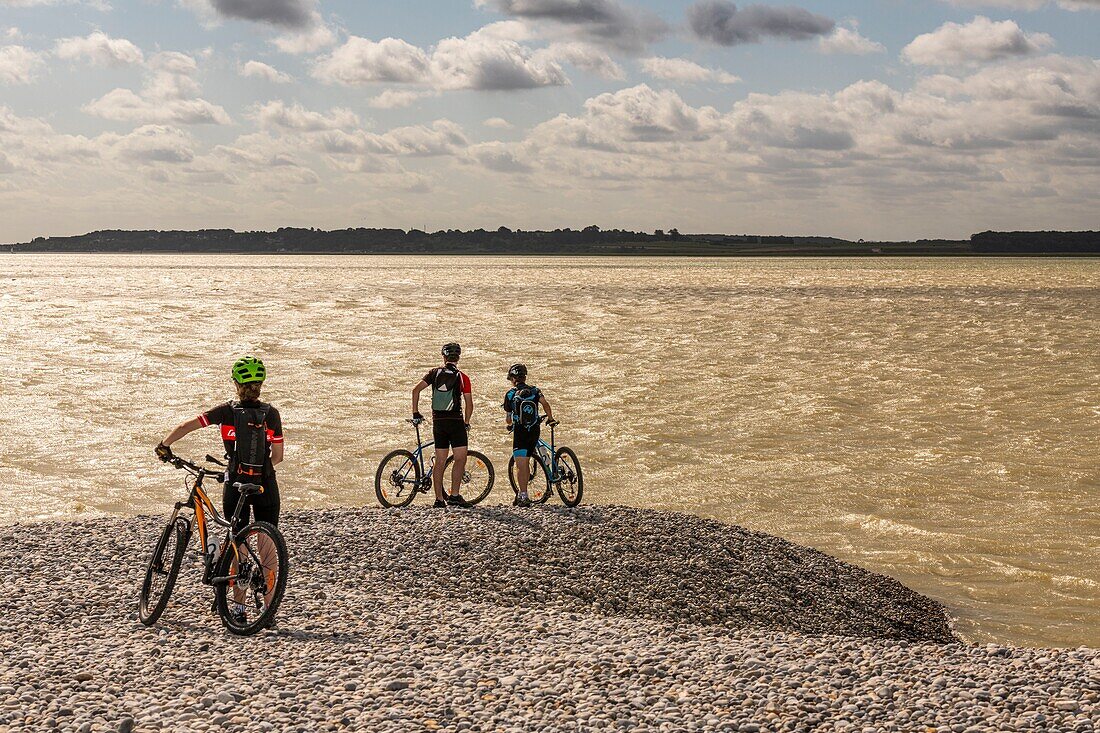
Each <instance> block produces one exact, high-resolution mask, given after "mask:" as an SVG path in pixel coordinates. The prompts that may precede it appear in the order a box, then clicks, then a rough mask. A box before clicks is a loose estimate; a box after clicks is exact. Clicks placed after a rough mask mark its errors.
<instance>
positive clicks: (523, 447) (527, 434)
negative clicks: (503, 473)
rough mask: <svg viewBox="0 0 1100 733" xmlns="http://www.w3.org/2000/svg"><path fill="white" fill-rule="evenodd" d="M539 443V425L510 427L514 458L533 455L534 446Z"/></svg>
mask: <svg viewBox="0 0 1100 733" xmlns="http://www.w3.org/2000/svg"><path fill="white" fill-rule="evenodd" d="M538 444H539V427H538V425H536V426H535V427H534V428H521V427H519V426H516V427H514V428H512V455H513V456H515V457H516V458H524V457H527V456H534V455H535V448H536V447H537V446H538Z"/></svg>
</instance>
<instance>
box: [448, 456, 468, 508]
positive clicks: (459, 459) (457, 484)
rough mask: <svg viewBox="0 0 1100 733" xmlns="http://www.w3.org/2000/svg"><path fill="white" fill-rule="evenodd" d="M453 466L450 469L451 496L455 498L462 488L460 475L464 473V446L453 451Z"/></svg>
mask: <svg viewBox="0 0 1100 733" xmlns="http://www.w3.org/2000/svg"><path fill="white" fill-rule="evenodd" d="M454 454H455V465H454V466H452V467H451V496H457V495H458V493H459V489H460V488H462V474H463V473H465V472H466V446H462V447H461V448H458V447H456V448H455V449H454Z"/></svg>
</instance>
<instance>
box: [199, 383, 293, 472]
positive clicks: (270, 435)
mask: <svg viewBox="0 0 1100 733" xmlns="http://www.w3.org/2000/svg"><path fill="white" fill-rule="evenodd" d="M240 405H241V407H256V408H259V409H261V410H262V409H267V442H268V451H267V466H266V468H269V469H270V468H271V445H272V444H275V443H282V442H283V420H282V418H281V417H279V410H278V409H277V408H275V407H272V406H271V405H268V404H267V403H265V402H260V401H259V400H249V401H247V402H241V403H240ZM199 425H202V426H203V427H204V428H205V427H206V426H207V425H220V426H221V429H222V442H223V443H224V444H225V454H226V455H227V456H232V455H234V451H235V448H236V446H235V443H236V440H237V435H236V431H235V429H234V427H233V403H232V402H226V403H224V404H221V405H218V406H217V407H215V408H213V409H210V410H207V411H206V412H204V413H202V414H201V415H199Z"/></svg>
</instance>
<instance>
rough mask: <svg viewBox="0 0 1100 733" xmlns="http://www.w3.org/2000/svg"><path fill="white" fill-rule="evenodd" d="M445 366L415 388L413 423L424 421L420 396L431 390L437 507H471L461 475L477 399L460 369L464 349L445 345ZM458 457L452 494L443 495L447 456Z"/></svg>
mask: <svg viewBox="0 0 1100 733" xmlns="http://www.w3.org/2000/svg"><path fill="white" fill-rule="evenodd" d="M442 354H443V366H441V367H436V368H435V369H431V370H429V371H428V373H427V374H425V375H424V378H423V379H421V380H420V381H419V382H417V384H416V386H415V387H413V393H412V409H413V420H423V419H424V416H423V415H421V414H420V393H421V392H422V391H424V390H425V389H427V388H428V387H431V388H432V436H433V438H434V439H435V468H436V470H434V471H432V487H433V488H434V489H435V506H436V507H437V508H439V507H445V506H447V505H451V506H459V507H468V506H470V504H469V503H468V502H467V501H466V500H465V499H463V498H462V495H461V494H460V493H459V484H460V483H461V481H462V474H463V473H464V472H465V470H466V450H467V446H468V445H469V438H468V432H469V430H470V418H471V417H473V414H474V398H473V395H472V394H471V387H470V378H469V377H468V376H466V375H465V374H463V373H462V372H461V371H459V369H458V359H459V357H461V356H462V347H461V346H459V345H458V344H456V343H450V344H445V345H444V346H443V349H442ZM448 452H453V453H454V457H455V462H454V466H453V468H452V471H451V491H450V493H449V494H447V495H444V494H443V465H444V464H445V463H446V462H447V453H448Z"/></svg>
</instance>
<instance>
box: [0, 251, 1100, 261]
mask: <svg viewBox="0 0 1100 733" xmlns="http://www.w3.org/2000/svg"><path fill="white" fill-rule="evenodd" d="M0 254H17V255H18V254H127V255H136V256H157V255H165V256H178V255H188V256H202V255H211V254H216V255H232V256H255V258H262V256H305V255H308V256H379V258H382V256H438V255H440V254H442V253H440V252H376V251H368V252H366V251H364V252H348V251H339V252H335V251H334V252H324V251H300V252H297V251H278V252H250V251H235V250H224V251H221V250H219V251H207V252H197V251H186V250H172V251H165V250H155V251H147V250H113V251H105V250H38V251H8V252H0ZM445 254H447V255H448V256H456V258H532V259H533V258H543V259H558V258H560V259H568V258H598V259H606V260H616V259H624V260H626V259H631V258H641V259H647V258H649V259H654V260H659V259H683V260H705V259H722V260H737V259H745V260H749V259H751V260H758V259H784V258H785V259H800V258H801V259H814V260H825V259H829V258H835V259H861V260H862V259H879V260H891V259H895V260H908V259H915V258H939V259H960V260H988V259H998V258H1000V259H1005V258H1008V259H1013V260H1029V259H1030V260H1095V259H1098V258H1100V253H1095V252H1048V253H1047V252H1044V253H1029V252H933V251H930V252H920V251H912V252H904V253H900V252H890V253H878V252H876V253H870V252H847V253H846V252H814V251H791V252H768V253H761V252H730V253H725V254H715V253H708V254H696V253H689V252H684V253H675V254H669V253H652V252H647V253H638V254H630V253H591V252H560V253H542V252H535V253H532V252H492V253H487V252H445Z"/></svg>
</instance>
